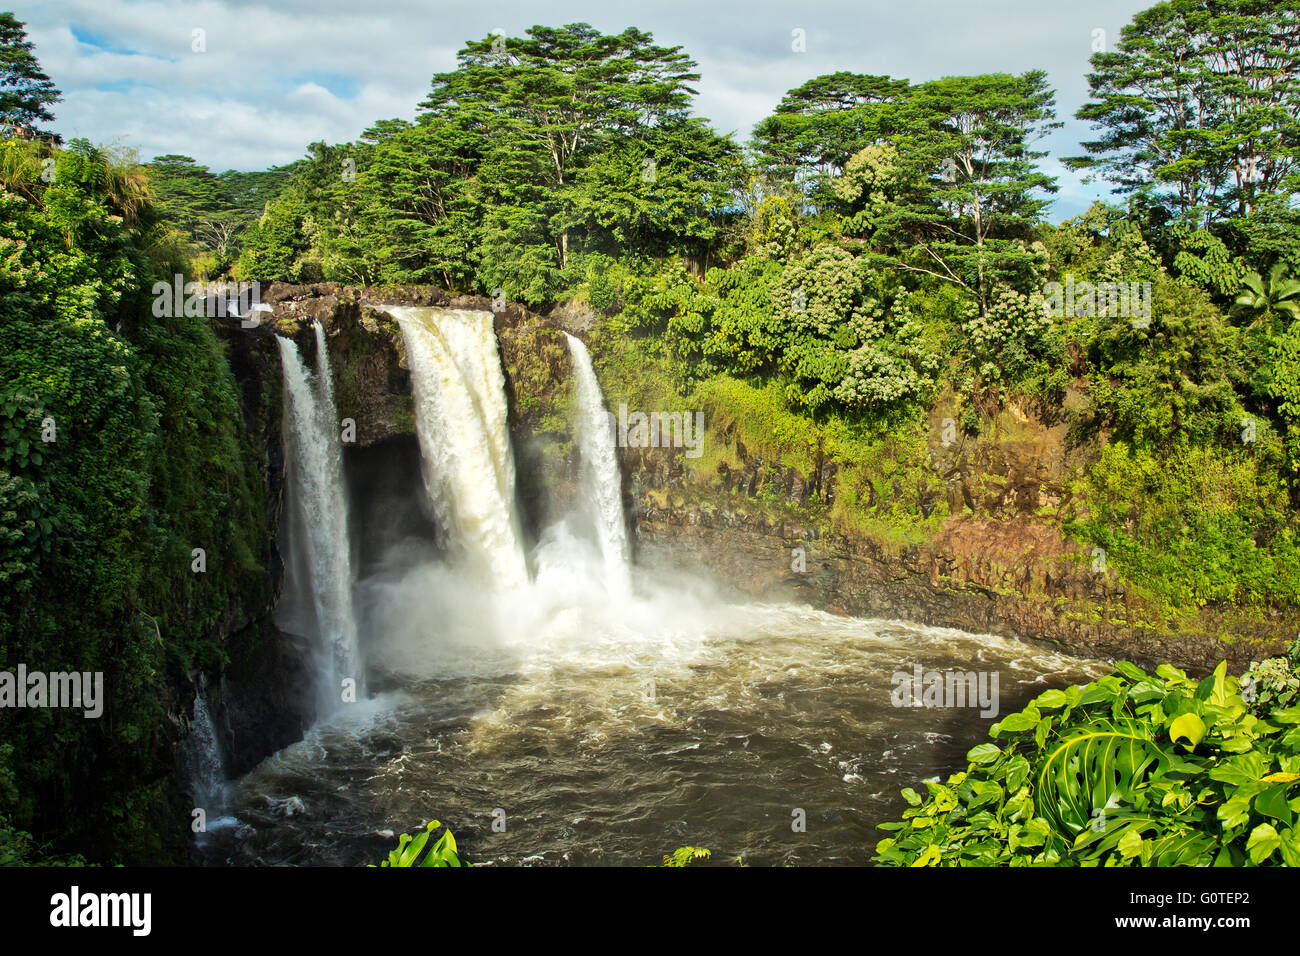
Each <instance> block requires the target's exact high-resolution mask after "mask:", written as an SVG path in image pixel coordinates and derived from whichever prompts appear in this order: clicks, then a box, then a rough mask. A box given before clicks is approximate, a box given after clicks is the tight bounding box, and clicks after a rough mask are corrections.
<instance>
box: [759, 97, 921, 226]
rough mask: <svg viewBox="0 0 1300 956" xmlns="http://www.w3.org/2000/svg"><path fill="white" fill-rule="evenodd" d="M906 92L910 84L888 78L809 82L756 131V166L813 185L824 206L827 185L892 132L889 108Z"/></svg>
mask: <svg viewBox="0 0 1300 956" xmlns="http://www.w3.org/2000/svg"><path fill="white" fill-rule="evenodd" d="M907 91H908V82H907V80H894V79H891V78H889V77H887V76H870V75H863V74H858V73H847V72H840V73H829V74H826V75H825V76H819V77H816V78H814V79H811V80H809V81H808V82H807V83H804V84H803V85H802V86H798V87H796V88H795V89H793V90H790V91H789V92H788V93H786V94H785V96H783V97H782V98H781V102H780V103H779V104H777V107H776V112H775V113H773V114H772V115H771V116H769V117H767V118H766V119H764V120H763V121H762V122H760V123H759V124H758V125H757V126H756V127H754V137H753V149H754V152H755V155H756V159H757V161H758V164H759V166H760V167H761V168H762V169H764V170H765V171H767V172H768V173H769V174H771V175H774V176H778V177H781V178H785V179H794V180H802V179H812V180H813V181H814V182H813V199H814V201H815V202H818V201H826V200H827V199H828V198H829V197H828V196H827V195H826V193H825V191H824V190H825V184H824V182H823V181H824V180H825V179H826V178H827V177H830V176H838V175H840V174H842V173H843V172H844V168H845V166H846V165H847V164H848V161H849V158H850V157H851V156H853V155H854V154H855V153H857V152H858V151H859V150H861V149H862V148H863V147H865V146H869V145H872V144H873V143H876V142H878V141H879V140H880V139H881V138H882V137H884V136H885V135H886V134H887V133H888V132H890V131H891V127H890V124H889V117H890V115H891V114H890V110H889V107H890V106H891V105H893V104H894V103H896V102H897V101H898V100H899V99H901V98H902V97H904V96H905V95H906V94H907Z"/></svg>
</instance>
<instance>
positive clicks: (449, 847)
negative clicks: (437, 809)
mask: <svg viewBox="0 0 1300 956" xmlns="http://www.w3.org/2000/svg"><path fill="white" fill-rule="evenodd" d="M440 826H442V824H441V823H439V822H438V821H437V820H430V821H429V824H428V826H426V827H425V828H424V832H423V833H417V834H416V835H415V836H414V837H412V836H411V835H410V834H409V833H403V834H402V835H401V836H400V837H398V838H397V849H395V850H391V851H389V854H388V859H386V860H384V861H383V862H382V863H380V864H379V865H380V866H381V867H384V866H469V864H468V863H464V862H462V861H461V858H460V854H459V853H458V852H457V850H456V838H455V837H454V836H452V835H451V828H450V827H448V828H447V829H446V830H444V831H443V834H442V836H440V837H438V839H437V840H434V842H433V843H432V844H430V843H429V838H430V837H432V836H433V832H434V831H435V830H437V829H438V827H440Z"/></svg>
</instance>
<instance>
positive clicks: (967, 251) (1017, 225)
mask: <svg viewBox="0 0 1300 956" xmlns="http://www.w3.org/2000/svg"><path fill="white" fill-rule="evenodd" d="M1054 102H1055V96H1054V94H1053V92H1052V90H1051V89H1050V88H1049V87H1048V86H1047V78H1046V74H1044V73H1043V72H1042V71H1041V70H1031V71H1029V72H1027V73H1023V74H1021V75H1019V76H1012V75H1010V74H1005V73H994V74H985V75H982V76H953V77H945V78H944V79H941V80H935V81H933V82H930V83H925V84H922V85H920V86H918V87H915V88H914V89H913V90H912V91H911V93H909V94H908V95H907V96H906V97H905V98H904V99H902V100H901V101H900V102H899V103H898V104H896V105H895V107H894V108H893V110H892V115H891V118H890V120H889V122H890V124H891V125H892V128H893V129H895V130H897V132H896V133H894V134H893V135H892V136H891V137H890V138H889V140H888V141H887V142H885V143H882V144H880V145H877V146H869V147H867V148H866V149H864V150H862V151H861V152H860V153H859V154H858V155H857V156H855V157H854V158H853V160H851V161H850V163H849V166H848V168H847V170H846V173H845V176H844V182H842V183H840V184H839V185H838V188H837V192H838V193H839V195H840V197H841V199H843V200H844V201H846V202H847V203H849V213H850V214H849V215H848V216H847V217H846V226H847V228H848V230H849V232H850V234H853V233H856V234H857V235H859V236H861V237H863V238H865V239H867V240H869V241H870V243H871V245H872V246H873V247H875V248H878V249H884V250H888V252H889V253H890V255H889V256H888V257H886V258H887V259H888V261H889V263H890V264H891V265H893V266H894V267H896V268H901V269H903V270H905V271H910V272H916V273H920V274H925V275H929V276H933V277H935V278H938V279H941V280H943V281H945V282H951V283H954V284H956V285H958V286H960V287H961V288H964V289H966V290H968V291H969V292H971V293H973V294H974V295H975V297H976V299H977V300H978V302H979V305H980V311H981V313H984V312H986V311H987V309H988V306H989V298H990V292H991V291H992V289H993V287H994V285H996V284H997V283H998V282H999V281H1011V280H1014V279H1015V278H1017V277H1023V276H1024V275H1025V274H1026V273H1027V271H1028V270H1029V269H1030V267H1031V266H1032V264H1033V263H1034V261H1035V254H1034V252H1033V251H1032V250H1031V249H1030V248H1029V247H1028V245H1027V243H1026V240H1027V239H1028V238H1029V237H1030V236H1031V235H1032V229H1033V227H1034V226H1035V225H1036V224H1037V223H1038V222H1039V221H1040V219H1041V217H1042V213H1043V211H1044V210H1045V209H1046V207H1047V205H1048V203H1049V201H1050V200H1049V198H1048V194H1050V193H1052V192H1055V191H1056V181H1055V179H1053V178H1052V177H1051V176H1048V175H1047V174H1046V173H1044V172H1042V171H1041V170H1040V169H1039V168H1038V166H1037V161H1038V160H1039V159H1041V158H1042V157H1043V156H1044V155H1046V154H1045V153H1043V152H1038V151H1035V150H1034V149H1033V148H1032V144H1033V142H1034V141H1035V140H1036V139H1038V138H1040V137H1041V136H1042V135H1044V134H1045V133H1046V132H1047V131H1048V130H1051V129H1054V128H1056V127H1058V126H1059V125H1060V124H1059V123H1057V122H1055V116H1056V113H1055V109H1054Z"/></svg>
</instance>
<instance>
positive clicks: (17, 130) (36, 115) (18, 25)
mask: <svg viewBox="0 0 1300 956" xmlns="http://www.w3.org/2000/svg"><path fill="white" fill-rule="evenodd" d="M24 26H25V24H24V23H23V22H22V21H21V20H17V19H15V18H14V15H13V14H12V13H0V135H3V136H10V135H18V136H23V137H26V138H31V137H33V136H36V135H38V134H39V131H38V130H37V129H36V124H37V123H48V122H51V121H52V120H53V119H54V114H53V113H51V112H50V109H49V108H50V107H51V106H53V105H54V104H55V103H57V102H58V101H59V99H60V98H61V96H62V94H60V93H59V91H58V90H57V89H55V88H54V82H53V81H52V80H51V79H50V78H49V77H48V76H46V75H45V73H44V72H42V70H41V65H40V63H39V62H38V61H37V59H36V56H35V54H33V53H32V44H31V41H29V40H28V39H27V31H26V30H25V29H24ZM51 138H52V139H53V140H54V141H55V142H59V141H60V140H59V138H58V137H51Z"/></svg>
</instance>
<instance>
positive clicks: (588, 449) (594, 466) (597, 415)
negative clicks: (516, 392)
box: [564, 332, 631, 593]
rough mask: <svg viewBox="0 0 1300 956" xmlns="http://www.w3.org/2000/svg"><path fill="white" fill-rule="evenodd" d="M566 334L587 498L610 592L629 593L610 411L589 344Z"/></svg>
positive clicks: (618, 479)
mask: <svg viewBox="0 0 1300 956" xmlns="http://www.w3.org/2000/svg"><path fill="white" fill-rule="evenodd" d="M564 337H565V338H566V339H568V340H569V355H570V356H572V358H573V372H574V377H575V379H576V383H577V389H578V415H579V420H578V443H579V448H580V449H581V451H582V483H583V486H584V488H583V490H584V491H585V495H584V501H585V503H586V505H587V507H588V508H589V509H590V517H591V521H592V523H593V524H594V525H595V527H596V535H597V537H598V539H599V543H600V554H601V558H602V559H603V560H604V563H605V584H606V586H607V587H608V588H609V589H610V590H611V591H617V592H622V593H626V592H627V591H628V590H629V589H630V586H631V584H630V578H629V571H628V545H627V527H626V525H625V523H624V521H623V495H622V490H621V487H622V479H621V476H620V475H619V471H618V453H617V451H616V450H615V446H614V435H613V430H612V429H611V428H610V415H609V413H608V412H607V411H605V404H604V400H603V398H602V396H601V394H600V383H599V382H598V381H597V380H596V372H595V370H594V369H593V368H592V367H591V354H590V353H589V352H588V351H587V346H586V345H584V344H583V343H582V340H581V339H578V338H575V337H574V336H572V335H569V334H568V333H567V332H566V333H565V334H564Z"/></svg>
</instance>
